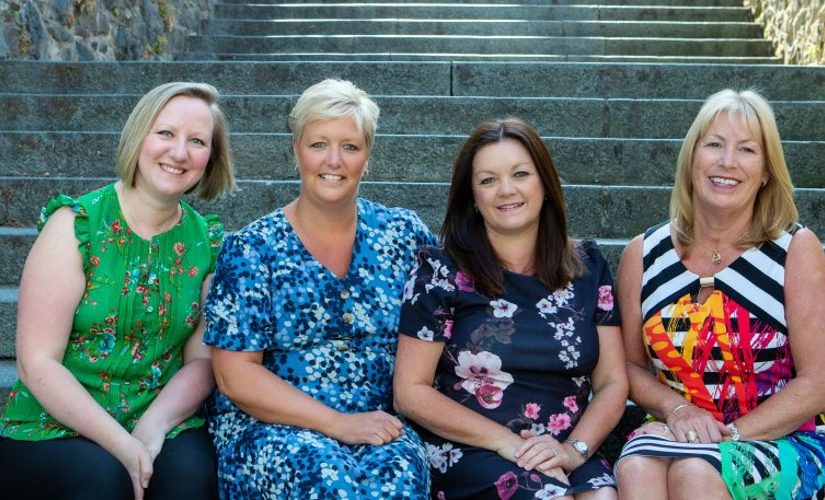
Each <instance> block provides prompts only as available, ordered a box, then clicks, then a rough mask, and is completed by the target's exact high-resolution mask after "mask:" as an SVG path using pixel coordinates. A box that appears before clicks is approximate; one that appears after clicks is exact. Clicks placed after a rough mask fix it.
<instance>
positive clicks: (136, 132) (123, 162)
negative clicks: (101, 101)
mask: <svg viewBox="0 0 825 500" xmlns="http://www.w3.org/2000/svg"><path fill="white" fill-rule="evenodd" d="M177 96H186V97H194V98H197V99H201V100H202V101H204V102H205V103H206V104H208V105H209V109H210V110H211V111H212V126H213V130H212V144H211V153H210V155H209V163H207V165H206V172H205V173H204V174H203V178H202V179H201V180H200V182H199V183H198V184H196V185H195V186H194V187H193V188H192V189H190V190H189V191H188V192H193V191H196V192H197V195H198V196H199V197H201V198H203V199H205V200H214V199H217V198H220V197H221V196H223V195H224V194H227V193H230V192H232V191H234V190H235V189H236V188H235V173H234V167H233V165H232V149H231V147H230V145H229V125H228V124H227V122H226V117H225V116H224V114H223V111H221V108H220V106H218V100H219V99H220V94H218V91H217V90H216V89H215V87H213V86H212V85H209V84H206V83H193V82H171V83H166V84H163V85H160V86H158V87H155V88H153V89H152V90H150V91H149V92H148V93H147V94H146V95H145V96H143V97H142V98H141V99H140V101H138V103H137V105H135V109H133V110H132V114H130V115H129V119H128V120H126V125H125V126H124V127H123V132H122V133H121V134H120V142H119V143H118V146H117V161H116V168H117V175H118V177H120V180H122V181H123V184H125V185H127V186H134V184H135V172H136V171H137V164H138V158H139V157H140V151H141V149H142V148H143V141H144V140H145V139H146V136H147V135H149V131H150V130H151V128H152V124H154V123H155V120H156V119H157V117H158V115H159V114H160V112H161V110H162V109H163V107H164V106H166V104H167V103H168V102H169V101H171V100H172V99H173V98H175V97H177Z"/></svg>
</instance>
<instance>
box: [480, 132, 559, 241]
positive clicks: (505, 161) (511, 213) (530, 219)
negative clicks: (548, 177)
mask: <svg viewBox="0 0 825 500" xmlns="http://www.w3.org/2000/svg"><path fill="white" fill-rule="evenodd" d="M472 182H473V199H474V200H475V205H476V207H477V209H478V212H479V214H480V215H481V216H482V217H483V218H484V226H485V228H486V229H487V233H488V235H490V237H491V238H494V237H495V236H522V235H525V234H530V233H532V234H538V227H539V214H540V212H541V206H542V203H543V202H544V187H543V186H542V183H541V178H540V177H539V175H538V172H537V171H536V165H535V163H534V162H533V158H532V157H531V156H530V152H529V151H527V148H525V147H524V146H523V145H522V144H521V143H520V142H518V141H516V140H513V139H505V140H503V141H499V142H494V143H491V144H487V145H486V146H484V147H482V148H481V149H479V150H478V152H477V153H476V155H475V157H474V158H473V177H472Z"/></svg>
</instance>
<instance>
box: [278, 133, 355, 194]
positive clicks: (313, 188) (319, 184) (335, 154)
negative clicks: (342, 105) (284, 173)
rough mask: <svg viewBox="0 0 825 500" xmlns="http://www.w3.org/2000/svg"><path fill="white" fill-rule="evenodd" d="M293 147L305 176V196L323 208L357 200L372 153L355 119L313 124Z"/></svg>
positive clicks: (302, 189) (302, 181) (299, 167)
mask: <svg viewBox="0 0 825 500" xmlns="http://www.w3.org/2000/svg"><path fill="white" fill-rule="evenodd" d="M292 148H293V150H294V152H295V159H296V161H297V163H298V171H299V173H300V175H301V196H303V197H306V198H309V199H310V200H311V201H312V202H314V203H317V204H319V205H339V204H344V203H348V202H352V201H354V200H355V198H356V197H357V196H358V184H359V183H360V182H361V177H362V176H363V174H364V170H365V169H366V166H367V161H368V160H369V157H370V150H369V148H368V147H367V142H366V138H364V135H363V134H361V133H359V132H358V128H357V127H356V125H355V121H354V120H353V119H352V118H334V119H330V120H316V121H313V122H310V123H308V124H307V125H306V126H305V127H304V130H303V134H302V135H301V139H300V140H299V141H297V142H296V141H293V144H292Z"/></svg>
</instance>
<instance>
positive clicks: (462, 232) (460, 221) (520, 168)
mask: <svg viewBox="0 0 825 500" xmlns="http://www.w3.org/2000/svg"><path fill="white" fill-rule="evenodd" d="M442 238H443V241H444V245H445V246H444V248H436V247H425V248H423V249H421V250H420V252H419V258H418V263H417V266H416V267H415V268H414V270H413V272H412V273H411V277H410V280H409V282H408V283H407V285H406V288H405V291H404V306H403V309H402V315H401V326H400V330H401V332H402V333H403V334H404V335H403V336H402V337H401V339H400V340H399V347H398V360H397V366H396V373H395V396H396V407H398V408H399V409H400V411H401V412H402V413H403V414H404V415H406V416H408V417H409V418H411V419H413V420H414V421H415V422H417V423H418V424H420V425H421V427H422V428H423V429H422V431H421V432H422V437H423V438H424V440H425V442H426V446H427V454H428V456H429V459H430V463H431V465H432V467H433V473H434V476H433V491H432V496H433V498H437V499H449V500H453V499H457V498H472V499H503V500H509V499H527V498H537V499H547V498H567V499H571V498H576V499H578V500H581V499H588V500H593V499H614V498H616V491H615V489H614V488H615V482H614V479H613V476H612V474H611V471H610V467H609V465H608V464H607V463H606V462H605V461H604V459H602V458H601V457H600V456H599V455H598V454H596V453H595V450H596V449H597V448H598V447H599V445H600V444H601V442H602V441H603V440H604V439H605V437H606V436H607V434H608V433H609V432H610V430H611V429H612V428H613V427H614V426H615V425H616V423H617V422H618V420H619V418H620V417H621V415H622V412H623V411H624V407H625V399H626V397H627V378H626V375H625V368H624V357H623V355H622V346H621V338H620V334H619V328H618V326H617V325H618V324H619V318H618V314H617V310H616V307H615V304H614V301H613V293H612V279H611V276H610V271H609V269H608V266H607V263H606V262H605V260H604V258H603V257H602V255H601V253H600V252H599V250H598V248H597V247H596V246H595V244H594V243H589V242H585V243H574V242H572V241H571V240H569V238H568V236H567V231H566V222H565V213H564V198H563V195H562V190H561V183H560V181H559V178H558V175H557V173H556V168H555V166H554V165H553V161H552V159H551V157H550V152H549V151H548V150H547V148H546V146H545V145H544V143H543V142H542V141H541V139H540V138H539V136H538V134H537V133H536V131H535V130H534V129H533V128H532V127H530V126H529V125H527V124H526V123H524V122H522V121H520V120H516V119H508V120H492V121H488V122H485V123H482V124H481V125H479V126H478V127H477V128H476V129H475V130H474V131H473V133H472V134H471V135H470V138H469V139H468V140H467V142H466V143H465V145H464V148H463V149H462V151H461V153H460V154H459V156H458V158H457V160H456V165H455V170H454V173H453V181H452V186H451V191H450V201H449V204H448V208H447V216H446V221H445V223H444V228H443V230H442ZM591 392H592V399H589V397H590V395H591Z"/></svg>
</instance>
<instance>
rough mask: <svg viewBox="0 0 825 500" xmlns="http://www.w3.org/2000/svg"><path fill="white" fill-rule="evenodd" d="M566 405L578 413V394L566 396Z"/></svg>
mask: <svg viewBox="0 0 825 500" xmlns="http://www.w3.org/2000/svg"><path fill="white" fill-rule="evenodd" d="M564 406H565V407H566V408H567V409H568V410H570V411H571V412H573V413H578V411H579V405H578V404H577V403H576V396H567V397H566V398H564Z"/></svg>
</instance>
